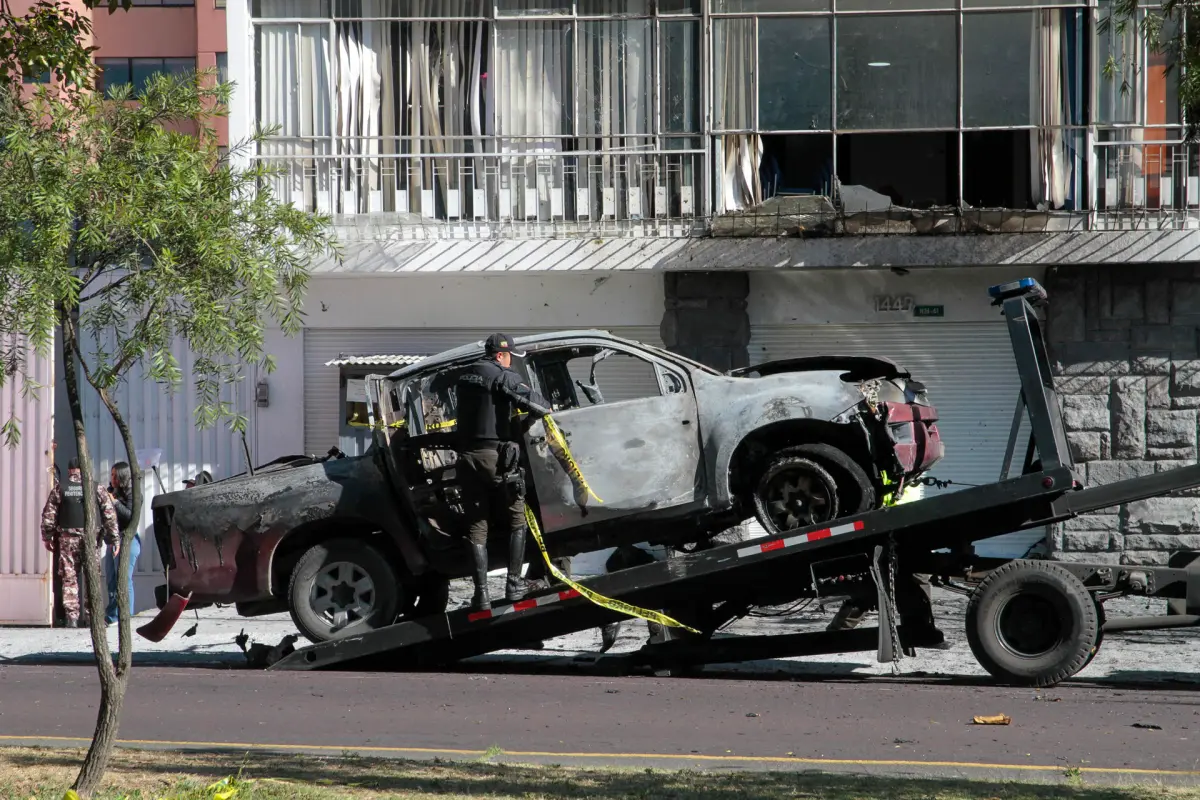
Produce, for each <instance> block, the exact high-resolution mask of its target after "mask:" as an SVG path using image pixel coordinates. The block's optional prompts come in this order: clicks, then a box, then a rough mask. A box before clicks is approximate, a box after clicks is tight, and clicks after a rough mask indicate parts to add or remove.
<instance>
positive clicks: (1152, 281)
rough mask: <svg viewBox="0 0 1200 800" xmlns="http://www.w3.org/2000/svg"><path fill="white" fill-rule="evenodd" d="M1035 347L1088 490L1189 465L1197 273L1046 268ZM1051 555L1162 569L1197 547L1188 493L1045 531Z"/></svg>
mask: <svg viewBox="0 0 1200 800" xmlns="http://www.w3.org/2000/svg"><path fill="white" fill-rule="evenodd" d="M1046 284H1047V286H1046V288H1047V290H1048V291H1049V293H1050V310H1049V312H1048V314H1047V323H1046V338H1047V344H1048V346H1049V349H1050V357H1051V360H1052V362H1053V365H1054V372H1055V375H1056V376H1057V383H1058V387H1059V392H1060V394H1061V397H1062V407H1063V421H1064V422H1065V424H1066V429H1067V440H1068V442H1069V444H1070V447H1071V452H1072V455H1073V456H1074V458H1075V461H1076V463H1077V464H1078V465H1079V472H1080V474H1081V475H1082V476H1084V478H1085V479H1086V481H1087V483H1088V485H1089V486H1099V485H1103V484H1105V483H1111V482H1113V481H1118V480H1122V479H1124V478H1132V477H1136V476H1139V475H1149V474H1153V473H1155V472H1162V471H1164V470H1168V469H1173V468H1175V467H1179V466H1184V465H1186V464H1194V463H1196V455H1197V422H1198V420H1197V414H1198V411H1200V267H1194V266H1192V265H1190V264H1187V265H1183V264H1176V265H1164V266H1154V267H1147V266H1142V267H1138V268H1136V269H1131V268H1129V267H1124V266H1088V267H1083V266H1081V267H1075V266H1072V267H1058V268H1055V269H1052V270H1051V271H1050V272H1049V274H1048V275H1047V278H1046ZM1056 528H1057V530H1054V531H1053V532H1052V543H1053V548H1054V557H1055V558H1060V559H1065V560H1075V561H1088V560H1095V561H1098V562H1099V561H1103V562H1105V563H1120V564H1164V563H1166V560H1167V558H1168V557H1169V555H1170V553H1171V552H1173V551H1177V550H1182V549H1196V548H1200V492H1196V491H1190V492H1183V493H1180V495H1179V496H1173V497H1160V498H1154V499H1152V500H1143V501H1140V502H1137V503H1128V504H1126V505H1124V506H1121V507H1120V508H1116V509H1105V510H1104V511H1103V512H1102V513H1097V514H1089V515H1087V516H1084V517H1080V518H1078V519H1074V520H1071V521H1069V522H1067V523H1064V524H1062V525H1059V526H1056Z"/></svg>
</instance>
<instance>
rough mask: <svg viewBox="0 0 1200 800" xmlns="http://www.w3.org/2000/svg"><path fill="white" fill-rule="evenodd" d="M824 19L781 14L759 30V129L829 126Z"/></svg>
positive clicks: (826, 27)
mask: <svg viewBox="0 0 1200 800" xmlns="http://www.w3.org/2000/svg"><path fill="white" fill-rule="evenodd" d="M829 27H830V26H829V19H828V18H826V17H784V18H782V19H772V20H770V21H769V22H764V23H763V24H762V25H761V26H760V28H759V32H758V127H759V128H760V129H761V130H776V131H779V130H785V131H786V130H828V129H829V128H830V127H831V125H832V119H831V111H832V108H833V103H832V100H831V97H830V72H831V70H830V66H831V60H832V58H831V55H830V41H829Z"/></svg>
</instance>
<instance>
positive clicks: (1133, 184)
mask: <svg viewBox="0 0 1200 800" xmlns="http://www.w3.org/2000/svg"><path fill="white" fill-rule="evenodd" d="M1094 152H1095V165H1094V167H1095V169H1094V171H1093V173H1092V174H1093V175H1095V176H1096V186H1095V198H1096V202H1095V211H1096V214H1095V217H1096V223H1095V227H1096V228H1097V229H1100V230H1115V229H1127V228H1131V227H1137V228H1145V227H1161V228H1200V163H1198V160H1197V158H1198V156H1200V150H1198V149H1197V147H1196V146H1195V145H1192V144H1184V143H1181V142H1100V143H1098V144H1097V145H1096V147H1095V151H1094Z"/></svg>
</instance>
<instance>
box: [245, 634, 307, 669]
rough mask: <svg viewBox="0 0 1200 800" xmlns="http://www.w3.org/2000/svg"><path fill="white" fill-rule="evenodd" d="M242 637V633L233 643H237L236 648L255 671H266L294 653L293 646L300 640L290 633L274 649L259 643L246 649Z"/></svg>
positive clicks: (252, 644)
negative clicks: (244, 655)
mask: <svg viewBox="0 0 1200 800" xmlns="http://www.w3.org/2000/svg"><path fill="white" fill-rule="evenodd" d="M244 635H245V634H244V633H243V634H241V635H239V636H238V637H237V638H236V639H235V640H234V641H235V642H237V645H238V647H240V648H242V652H244V653H245V654H246V662H247V663H248V664H249V665H250V666H251V667H255V668H256V669H266V668H267V667H269V666H271V665H272V664H274V663H275V662H277V661H279V660H281V659H283V658H286V657H288V656H290V655H291V654H292V653H294V652H296V647H295V645H296V642H297V641H298V640H299V639H300V637H299V636H297V635H296V634H294V633H290V634H288V635H287V636H285V637H283V639H282V641H280V642H279V644H277V645H275V646H274V647H271V646H270V645H266V644H262V643H260V642H253V643H251V645H250V646H249V647H248V648H247V647H246V640H245V639H243V638H242V637H243V636H244ZM247 638H249V637H247Z"/></svg>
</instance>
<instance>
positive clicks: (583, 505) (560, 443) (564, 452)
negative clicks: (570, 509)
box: [542, 414, 604, 516]
mask: <svg viewBox="0 0 1200 800" xmlns="http://www.w3.org/2000/svg"><path fill="white" fill-rule="evenodd" d="M542 425H543V426H545V428H546V444H548V445H549V446H550V452H551V453H553V454H554V458H555V459H556V460H557V461H558V463H559V466H561V467H562V468H563V472H565V473H567V477H568V478H570V479H571V487H572V488H573V489H574V490H575V491H574V494H575V504H576V505H577V506H579V510H580V511H582V512H583V515H584V516H587V500H588V497H589V496H590V497H592V498H593V499H594V500H595V501H596V502H597V503H603V502H604V501H603V500H601V499H600V498H599V497H596V493H595V492H593V491H592V487H590V486H588V482H587V479H586V478H584V477H583V470H581V469H579V464H578V463H576V461H575V457H574V456H572V455H571V448H569V447H567V437H565V436H563V433H562V431H561V430H559V428H558V424H557V423H556V422H555V421H554V420H553V419H551V418H550V416H549V415H548V414H547V415H546V416H544V417H542Z"/></svg>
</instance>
